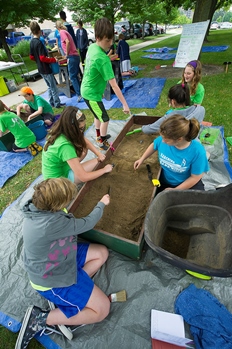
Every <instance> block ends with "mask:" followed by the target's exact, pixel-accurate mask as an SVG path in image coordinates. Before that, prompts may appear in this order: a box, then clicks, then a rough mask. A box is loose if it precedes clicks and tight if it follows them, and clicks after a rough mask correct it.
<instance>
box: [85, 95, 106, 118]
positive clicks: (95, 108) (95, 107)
mask: <svg viewBox="0 0 232 349" xmlns="http://www.w3.org/2000/svg"><path fill="white" fill-rule="evenodd" d="M84 101H85V103H86V104H87V106H88V107H89V109H90V110H91V112H92V113H93V115H94V117H95V118H96V119H98V120H99V121H100V122H107V121H109V116H108V114H107V111H106V110H105V107H104V104H103V103H102V101H101V102H96V101H88V100H87V99H84Z"/></svg>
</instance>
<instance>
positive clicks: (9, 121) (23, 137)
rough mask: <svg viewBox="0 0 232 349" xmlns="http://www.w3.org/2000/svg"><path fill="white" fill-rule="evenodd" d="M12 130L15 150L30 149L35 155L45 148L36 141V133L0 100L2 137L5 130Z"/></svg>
mask: <svg viewBox="0 0 232 349" xmlns="http://www.w3.org/2000/svg"><path fill="white" fill-rule="evenodd" d="M7 130H8V131H10V132H11V133H12V134H13V136H14V138H15V142H14V144H13V145H12V150H13V151H14V152H16V153H17V152H23V151H27V150H29V152H30V153H31V154H32V155H33V156H35V155H36V154H37V153H38V152H39V151H41V150H42V149H43V147H41V145H39V144H37V143H36V142H35V140H36V137H35V135H34V133H33V132H32V131H31V130H30V129H29V128H28V127H27V126H26V125H25V123H24V122H23V120H22V119H20V117H19V116H17V115H16V114H14V113H12V112H11V111H9V108H8V107H6V106H5V104H4V103H3V102H2V101H0V137H2V136H3V132H5V131H7Z"/></svg>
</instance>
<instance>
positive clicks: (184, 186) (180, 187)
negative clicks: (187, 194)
mask: <svg viewBox="0 0 232 349" xmlns="http://www.w3.org/2000/svg"><path fill="white" fill-rule="evenodd" d="M203 175H204V173H202V174H200V175H193V174H191V176H190V177H189V178H187V179H186V180H185V181H184V182H183V183H181V184H179V185H178V186H177V187H175V188H166V189H165V190H185V189H190V188H192V187H193V186H194V185H195V184H197V182H199V180H200V179H201V178H202V177H203Z"/></svg>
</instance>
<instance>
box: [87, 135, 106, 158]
mask: <svg viewBox="0 0 232 349" xmlns="http://www.w3.org/2000/svg"><path fill="white" fill-rule="evenodd" d="M85 142H86V146H87V148H88V149H89V150H91V151H92V152H93V153H94V154H95V155H96V156H97V157H98V160H99V161H104V160H105V158H106V156H105V154H102V153H101V152H100V151H99V150H98V149H97V148H96V147H95V146H94V145H93V144H92V143H91V142H90V141H89V140H88V139H87V138H85Z"/></svg>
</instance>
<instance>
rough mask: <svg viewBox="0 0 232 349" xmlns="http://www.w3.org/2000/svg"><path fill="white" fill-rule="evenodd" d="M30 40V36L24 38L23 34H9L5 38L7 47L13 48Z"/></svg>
mask: <svg viewBox="0 0 232 349" xmlns="http://www.w3.org/2000/svg"><path fill="white" fill-rule="evenodd" d="M22 40H26V41H29V40H31V36H30V35H28V36H26V35H25V34H24V33H23V32H10V33H8V35H7V37H6V42H7V44H8V45H9V46H15V45H16V44H17V43H18V42H19V41H22Z"/></svg>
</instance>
